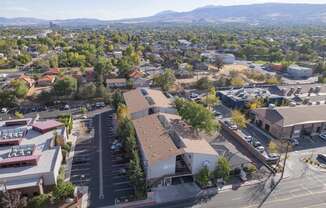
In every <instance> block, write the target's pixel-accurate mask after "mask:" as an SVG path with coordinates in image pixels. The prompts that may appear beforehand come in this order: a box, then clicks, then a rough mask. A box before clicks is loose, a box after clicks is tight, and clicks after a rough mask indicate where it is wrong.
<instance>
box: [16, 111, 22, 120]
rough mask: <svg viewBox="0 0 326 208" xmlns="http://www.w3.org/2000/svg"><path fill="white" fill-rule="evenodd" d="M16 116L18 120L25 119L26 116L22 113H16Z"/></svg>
mask: <svg viewBox="0 0 326 208" xmlns="http://www.w3.org/2000/svg"><path fill="white" fill-rule="evenodd" d="M15 116H16V118H18V119H21V118H24V114H22V113H20V112H18V111H16V112H15Z"/></svg>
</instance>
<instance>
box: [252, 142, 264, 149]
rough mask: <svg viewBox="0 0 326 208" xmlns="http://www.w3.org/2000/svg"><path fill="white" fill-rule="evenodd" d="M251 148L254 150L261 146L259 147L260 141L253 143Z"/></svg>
mask: <svg viewBox="0 0 326 208" xmlns="http://www.w3.org/2000/svg"><path fill="white" fill-rule="evenodd" d="M252 146H254V147H255V148H256V147H259V146H262V145H261V143H260V141H253V142H252Z"/></svg>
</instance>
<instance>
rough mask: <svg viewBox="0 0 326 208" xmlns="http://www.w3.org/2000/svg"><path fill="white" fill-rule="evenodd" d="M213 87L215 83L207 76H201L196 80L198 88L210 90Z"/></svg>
mask: <svg viewBox="0 0 326 208" xmlns="http://www.w3.org/2000/svg"><path fill="white" fill-rule="evenodd" d="M212 87H213V84H212V82H211V81H210V80H209V79H208V78H207V77H203V78H200V79H199V80H198V81H197V82H196V88H198V89H200V90H208V89H210V88H212Z"/></svg>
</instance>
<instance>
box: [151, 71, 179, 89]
mask: <svg viewBox="0 0 326 208" xmlns="http://www.w3.org/2000/svg"><path fill="white" fill-rule="evenodd" d="M175 80H176V79H175V76H174V73H173V71H172V70H171V69H167V70H165V71H164V73H163V74H161V75H159V76H157V77H154V79H153V82H154V85H156V86H159V87H160V88H161V89H162V90H163V91H168V90H169V89H170V88H171V86H172V85H173V84H174V82H175Z"/></svg>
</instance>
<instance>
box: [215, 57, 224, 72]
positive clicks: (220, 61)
mask: <svg viewBox="0 0 326 208" xmlns="http://www.w3.org/2000/svg"><path fill="white" fill-rule="evenodd" d="M214 64H215V66H216V68H217V69H218V70H219V71H220V70H221V69H222V68H223V66H224V63H223V59H222V58H221V57H217V58H216V59H215V62H214Z"/></svg>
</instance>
